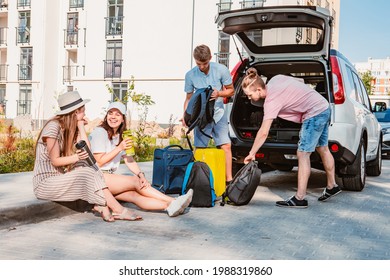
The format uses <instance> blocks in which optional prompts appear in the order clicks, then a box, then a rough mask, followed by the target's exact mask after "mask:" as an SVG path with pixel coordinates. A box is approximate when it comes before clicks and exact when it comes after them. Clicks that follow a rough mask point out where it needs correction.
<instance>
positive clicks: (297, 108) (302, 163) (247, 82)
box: [241, 68, 341, 208]
mask: <svg viewBox="0 0 390 280" xmlns="http://www.w3.org/2000/svg"><path fill="white" fill-rule="evenodd" d="M241 86H242V89H243V90H244V93H245V94H246V95H247V96H248V98H249V99H251V100H253V101H259V100H260V99H265V101H264V118H263V122H262V124H261V127H260V129H259V131H258V132H257V135H256V138H255V141H254V143H253V146H252V148H251V150H250V152H249V155H248V156H247V157H246V158H245V160H244V161H245V163H248V162H249V161H251V160H255V154H256V152H257V151H258V150H259V149H260V148H261V146H262V145H263V144H264V142H265V140H266V139H267V136H268V133H269V130H270V128H271V125H272V121H273V120H274V119H275V118H277V117H280V118H282V119H286V120H289V121H292V122H296V123H302V127H301V131H300V133H299V135H300V136H299V143H298V150H297V157H298V190H297V192H296V194H295V195H294V196H292V197H290V198H288V199H287V200H284V201H277V202H276V205H277V206H281V207H299V208H306V207H307V206H308V202H307V200H306V199H305V196H306V189H307V183H308V180H309V177H310V171H311V166H310V155H311V153H312V152H314V151H317V152H318V153H319V155H320V156H321V159H322V163H323V165H324V168H325V172H326V176H327V187H326V188H325V189H324V191H323V193H322V195H321V196H320V197H319V198H318V200H319V201H325V200H327V199H329V198H330V197H332V196H334V195H336V194H338V193H340V192H341V190H340V188H339V187H338V186H337V185H336V181H335V165H334V159H333V156H332V154H331V153H330V151H329V148H328V128H329V119H330V108H329V103H328V101H327V100H326V99H324V98H323V97H322V96H321V95H320V94H319V93H318V92H316V91H315V90H314V89H312V88H311V87H310V86H308V85H306V84H305V83H304V82H303V81H302V80H300V79H297V78H294V77H290V76H284V75H277V76H275V77H273V78H272V79H271V80H270V81H269V82H268V84H267V85H265V83H264V81H263V80H262V79H261V77H260V76H259V75H258V74H257V70H256V69H255V68H249V69H248V71H247V75H246V77H245V78H244V80H243V82H242V85H241Z"/></svg>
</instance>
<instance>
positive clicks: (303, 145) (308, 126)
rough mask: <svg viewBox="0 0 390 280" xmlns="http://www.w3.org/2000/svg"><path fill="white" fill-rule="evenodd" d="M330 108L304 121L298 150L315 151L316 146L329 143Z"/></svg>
mask: <svg viewBox="0 0 390 280" xmlns="http://www.w3.org/2000/svg"><path fill="white" fill-rule="evenodd" d="M329 120H330V108H328V109H326V110H325V111H323V112H322V113H320V114H318V115H317V116H314V117H311V118H309V119H307V120H305V121H304V122H303V123H302V127H301V131H300V132H299V142H298V151H300V152H308V153H311V152H314V151H315V148H316V147H323V146H327V145H328V132H329Z"/></svg>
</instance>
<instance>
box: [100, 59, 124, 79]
mask: <svg viewBox="0 0 390 280" xmlns="http://www.w3.org/2000/svg"><path fill="white" fill-rule="evenodd" d="M122 61H123V59H117V60H104V78H110V79H113V78H120V77H121V76H122Z"/></svg>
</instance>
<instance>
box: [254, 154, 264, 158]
mask: <svg viewBox="0 0 390 280" xmlns="http://www.w3.org/2000/svg"><path fill="white" fill-rule="evenodd" d="M264 156H265V155H264V154H263V153H256V155H255V157H256V158H264Z"/></svg>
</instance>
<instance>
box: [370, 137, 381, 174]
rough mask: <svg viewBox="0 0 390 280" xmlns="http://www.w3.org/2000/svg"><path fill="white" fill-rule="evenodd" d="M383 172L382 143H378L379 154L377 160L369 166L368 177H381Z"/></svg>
mask: <svg viewBox="0 0 390 280" xmlns="http://www.w3.org/2000/svg"><path fill="white" fill-rule="evenodd" d="M381 172H382V142H381V141H379V143H378V152H377V154H376V159H375V160H374V161H373V162H370V164H369V165H368V166H367V175H368V176H379V175H381Z"/></svg>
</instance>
